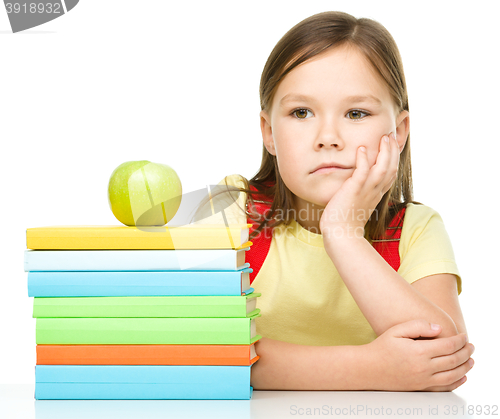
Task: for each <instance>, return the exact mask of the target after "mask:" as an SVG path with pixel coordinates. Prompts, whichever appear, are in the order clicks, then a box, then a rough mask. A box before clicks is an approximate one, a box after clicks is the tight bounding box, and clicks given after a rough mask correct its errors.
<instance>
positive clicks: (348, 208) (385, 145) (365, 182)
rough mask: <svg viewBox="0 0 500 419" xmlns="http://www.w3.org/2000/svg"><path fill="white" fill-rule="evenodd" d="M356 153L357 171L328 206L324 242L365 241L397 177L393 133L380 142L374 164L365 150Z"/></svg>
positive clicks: (397, 156)
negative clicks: (368, 227) (372, 219)
mask: <svg viewBox="0 0 500 419" xmlns="http://www.w3.org/2000/svg"><path fill="white" fill-rule="evenodd" d="M363 148H364V147H363V146H360V147H359V148H358V150H357V153H356V169H355V170H354V172H353V174H352V176H351V177H350V178H348V179H347V180H346V181H345V182H344V183H343V185H342V187H341V188H340V189H339V190H338V191H337V193H335V195H333V197H332V199H331V200H330V202H328V204H327V206H326V207H325V210H324V211H323V214H322V216H321V220H320V229H321V234H322V235H323V239H324V240H335V239H338V238H342V237H350V238H352V237H358V238H359V237H361V238H362V237H364V227H365V225H366V223H367V222H368V219H369V218H370V216H371V214H372V213H373V211H374V210H375V208H376V207H377V205H378V203H379V202H380V200H381V199H382V197H383V196H384V194H385V193H386V192H387V191H388V190H389V189H390V188H391V186H392V184H393V183H394V180H395V179H396V177H397V172H398V166H399V146H398V143H397V141H396V139H395V137H394V134H393V133H391V134H390V135H389V136H387V135H384V136H383V137H382V138H381V140H380V147H379V152H378V154H377V158H376V161H375V164H373V165H371V164H370V162H369V160H368V155H367V151H366V149H365V150H363Z"/></svg>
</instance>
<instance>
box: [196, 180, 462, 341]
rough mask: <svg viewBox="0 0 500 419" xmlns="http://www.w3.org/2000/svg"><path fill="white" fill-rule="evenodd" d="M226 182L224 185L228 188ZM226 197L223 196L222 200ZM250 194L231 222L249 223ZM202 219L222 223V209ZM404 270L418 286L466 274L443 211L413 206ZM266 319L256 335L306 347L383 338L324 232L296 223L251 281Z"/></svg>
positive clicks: (280, 230)
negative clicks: (329, 251)
mask: <svg viewBox="0 0 500 419" xmlns="http://www.w3.org/2000/svg"><path fill="white" fill-rule="evenodd" d="M226 179H227V183H228V185H234V186H241V187H243V186H244V184H243V181H242V179H241V177H240V175H230V176H227V177H226ZM224 183H225V182H224V179H223V180H222V181H221V182H219V184H220V185H223V184H224ZM219 199H221V198H219ZM245 200H246V194H245V193H241V194H240V196H239V197H238V199H237V201H236V202H234V201H233V204H232V205H229V206H228V207H227V209H226V210H225V213H226V216H227V217H229V219H230V220H232V222H237V223H245V222H246V214H245V213H244V208H245ZM202 222H205V223H206V222H223V219H222V216H221V215H220V214H215V215H214V216H213V217H208V218H205V219H204V220H202ZM399 255H400V259H401V266H400V267H399V269H398V273H399V274H400V275H401V276H402V277H403V278H404V279H405V280H406V281H407V282H408V283H410V284H411V283H412V282H414V281H416V280H418V279H420V278H423V277H426V276H429V275H434V274H441V273H450V274H454V275H456V277H457V291H458V294H460V293H461V291H462V279H461V277H460V274H459V272H458V267H457V264H456V262H455V257H454V253H453V249H452V246H451V242H450V239H449V236H448V234H447V232H446V229H445V226H444V223H443V220H442V219H441V216H440V215H439V214H438V213H437V211H435V210H434V209H432V208H430V207H428V206H426V205H414V204H408V206H407V208H406V212H405V218H404V222H403V229H402V231H401V239H400V242H399ZM252 287H253V288H254V289H255V292H259V293H261V294H262V295H261V296H260V297H259V298H258V299H257V307H258V308H260V309H261V317H258V318H257V319H256V326H257V333H258V334H260V335H262V336H264V337H268V338H271V339H276V340H281V341H285V342H290V343H297V344H301V345H318V346H324V345H331V346H337V345H363V344H366V343H369V342H371V341H373V340H374V339H375V338H376V337H377V335H376V333H375V332H374V331H373V329H372V327H371V326H370V324H369V323H368V321H367V320H366V318H365V317H364V315H363V313H362V312H361V310H360V309H359V307H358V305H357V304H356V302H355V300H354V298H353V297H352V295H351V293H350V292H349V290H348V289H347V287H346V286H345V284H344V282H343V280H342V278H341V277H340V275H339V273H338V271H337V269H336V268H335V266H334V264H333V262H332V260H331V259H330V257H329V256H328V254H327V253H326V251H325V248H324V245H323V237H322V236H321V234H316V233H312V232H310V231H308V230H307V229H304V228H303V227H302V226H301V225H300V224H299V223H297V222H296V221H295V220H293V221H292V223H291V224H290V225H288V226H284V225H280V226H278V227H276V228H275V229H274V231H273V239H272V242H271V247H270V249H269V253H268V255H267V257H266V259H265V261H264V263H263V265H262V267H261V269H260V271H259V273H258V275H257V277H256V278H255V280H254V281H253V282H252Z"/></svg>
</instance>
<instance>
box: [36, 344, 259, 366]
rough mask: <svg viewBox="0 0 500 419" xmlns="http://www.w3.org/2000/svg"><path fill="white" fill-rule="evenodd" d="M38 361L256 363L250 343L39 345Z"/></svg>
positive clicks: (72, 362) (171, 363)
mask: <svg viewBox="0 0 500 419" xmlns="http://www.w3.org/2000/svg"><path fill="white" fill-rule="evenodd" d="M36 358H37V359H36V363H37V365H252V364H254V363H255V362H256V361H257V360H258V359H259V358H260V357H259V356H258V355H257V353H256V352H255V342H253V343H252V344H250V345H36Z"/></svg>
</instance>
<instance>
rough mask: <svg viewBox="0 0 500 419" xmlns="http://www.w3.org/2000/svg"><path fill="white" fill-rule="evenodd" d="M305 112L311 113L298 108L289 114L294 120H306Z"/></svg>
mask: <svg viewBox="0 0 500 419" xmlns="http://www.w3.org/2000/svg"><path fill="white" fill-rule="evenodd" d="M307 112H311V111H310V110H309V109H302V108H299V109H295V110H293V111H292V113H291V114H292V115H294V116H295V118H297V119H307V118H306V116H307Z"/></svg>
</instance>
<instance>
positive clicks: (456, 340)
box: [418, 333, 467, 358]
mask: <svg viewBox="0 0 500 419" xmlns="http://www.w3.org/2000/svg"><path fill="white" fill-rule="evenodd" d="M418 343H419V344H423V345H425V347H426V349H425V352H426V353H427V354H428V355H429V357H430V358H436V357H439V356H444V355H451V354H454V353H455V352H457V351H459V350H460V349H462V348H463V347H464V346H465V345H467V334H466V333H460V334H458V335H455V336H449V337H446V338H440V339H433V340H420V341H418Z"/></svg>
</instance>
